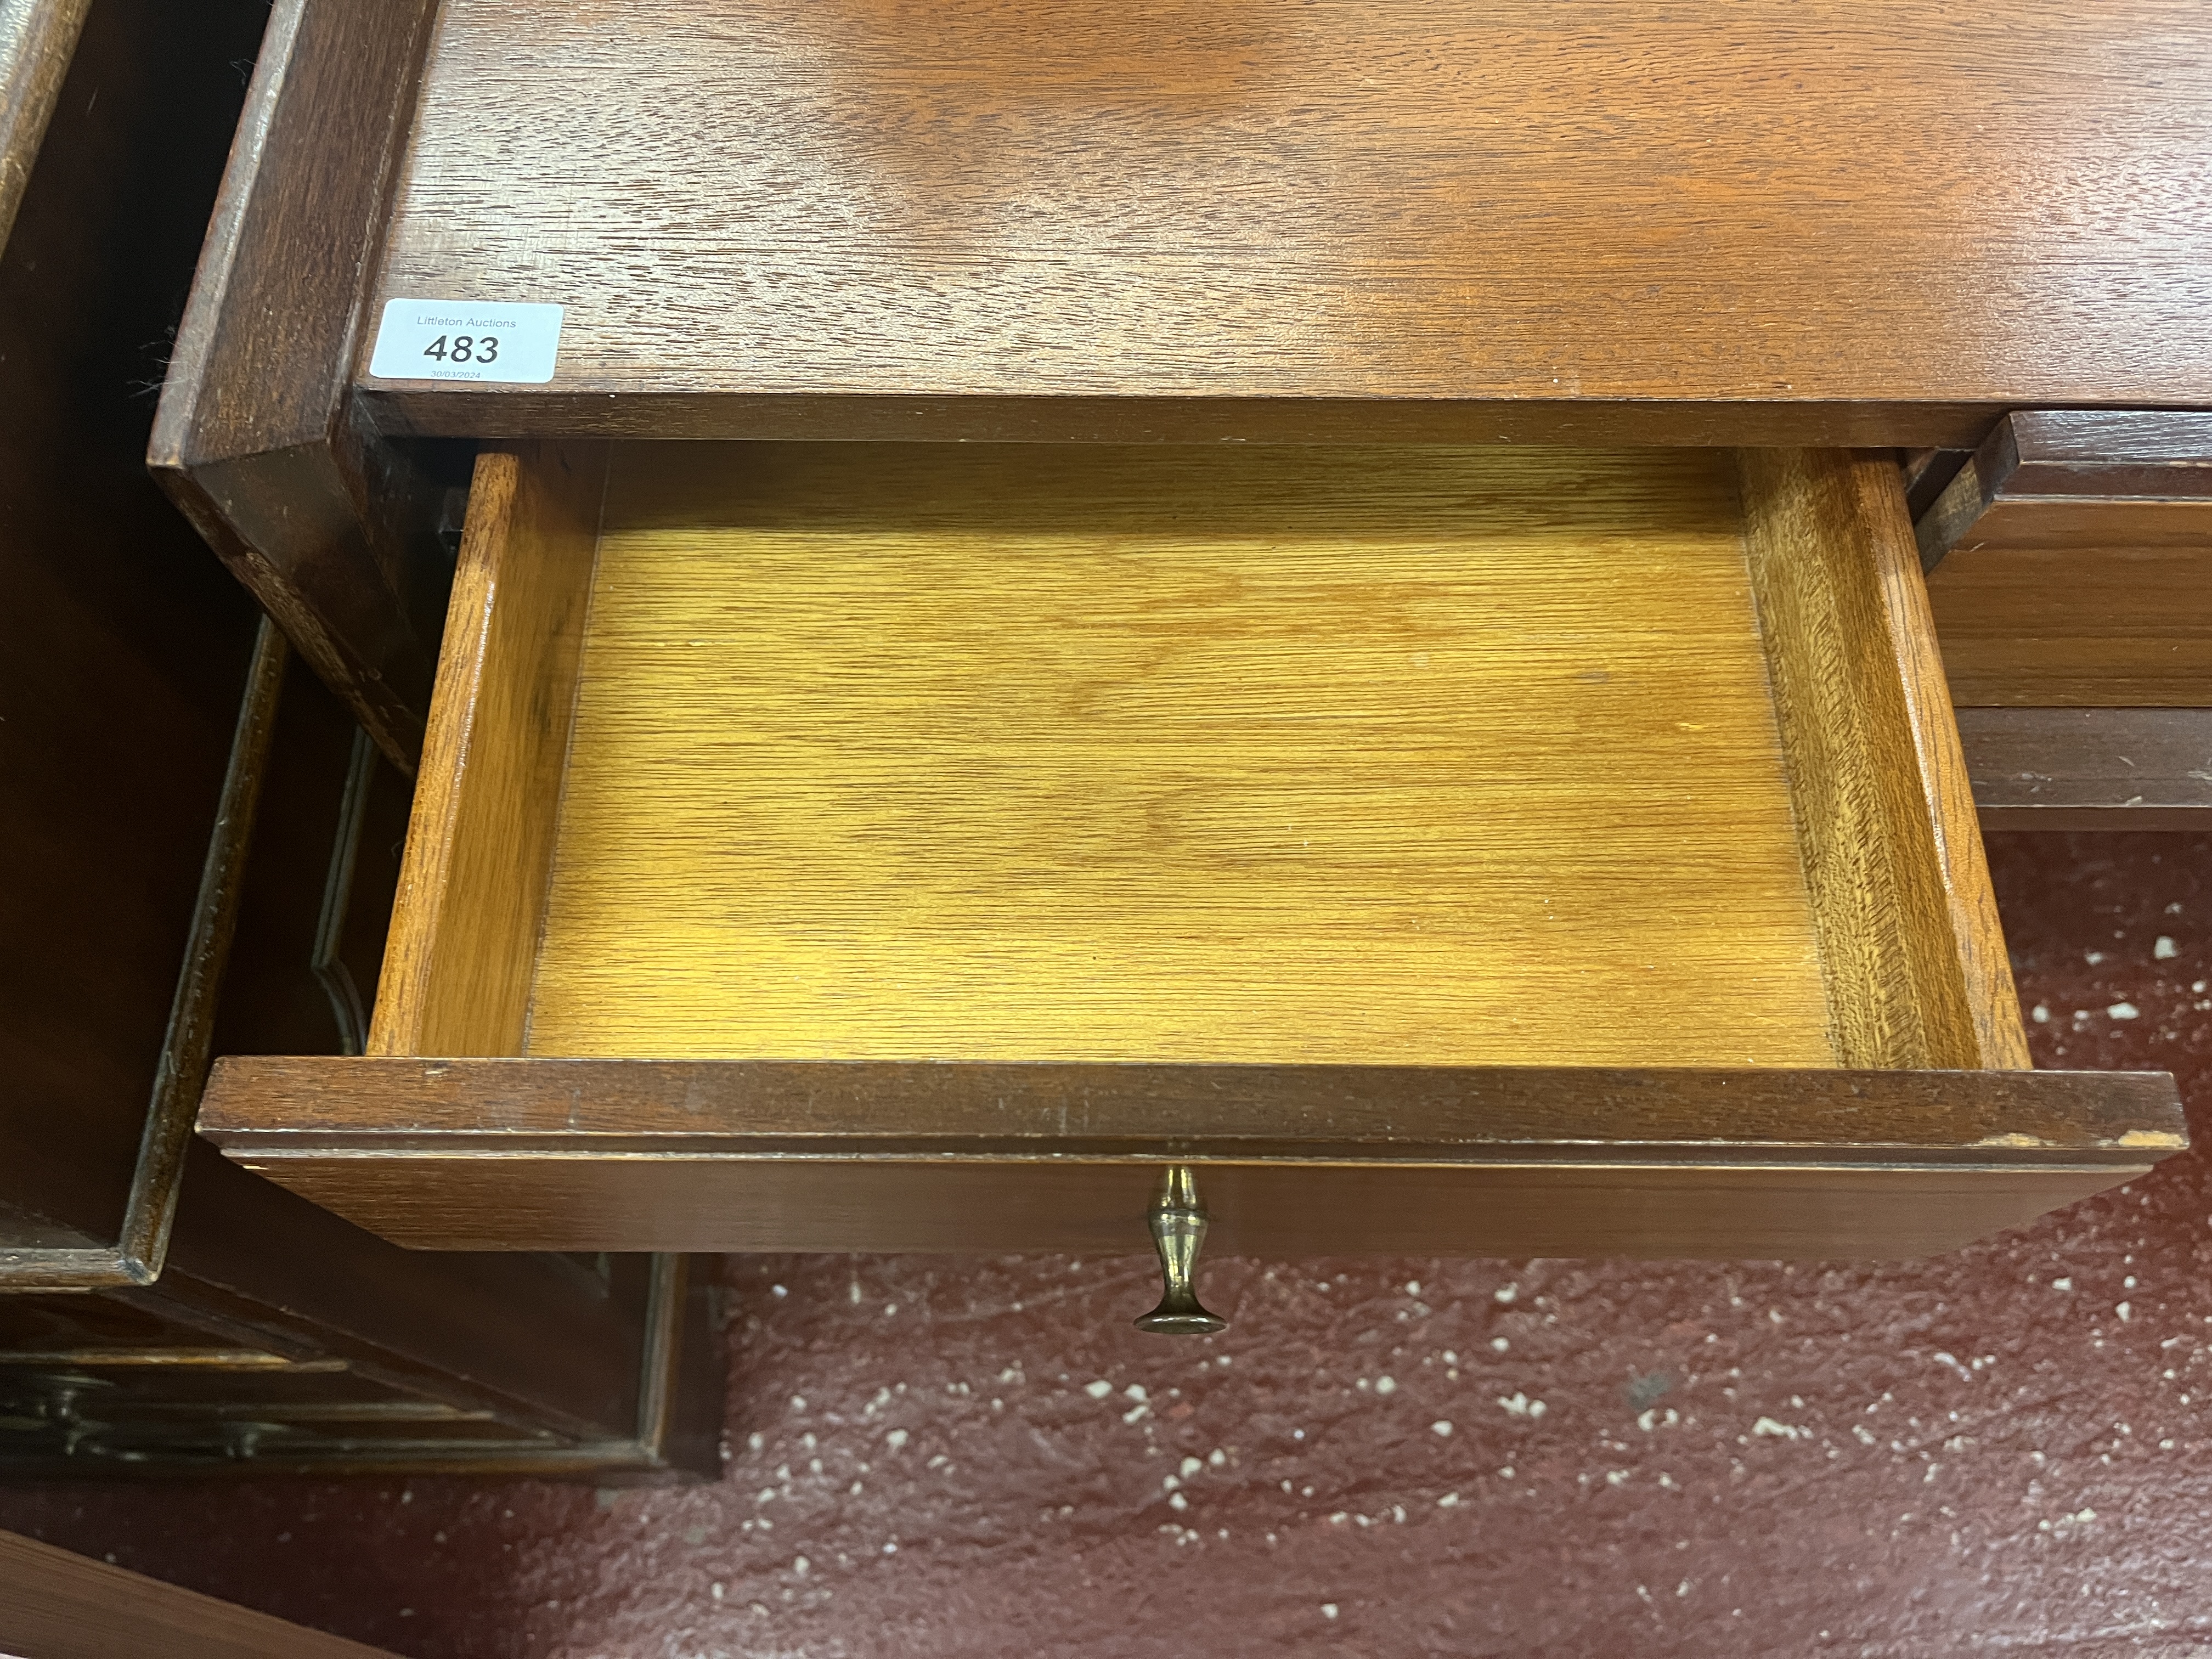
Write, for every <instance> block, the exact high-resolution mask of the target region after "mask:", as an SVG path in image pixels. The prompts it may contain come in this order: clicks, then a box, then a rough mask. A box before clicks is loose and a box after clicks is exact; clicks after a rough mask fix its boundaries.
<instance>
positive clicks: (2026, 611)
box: [1917, 410, 2212, 799]
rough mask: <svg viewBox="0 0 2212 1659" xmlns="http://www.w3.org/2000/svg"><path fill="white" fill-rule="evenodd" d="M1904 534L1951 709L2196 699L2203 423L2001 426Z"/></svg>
mask: <svg viewBox="0 0 2212 1659" xmlns="http://www.w3.org/2000/svg"><path fill="white" fill-rule="evenodd" d="M1917 535H1918V540H1919V544H1920V551H1921V558H1922V562H1923V566H1924V567H1925V568H1927V570H1928V571H1929V598H1930V599H1931V601H1932V602H1933V604H1934V606H1935V613H1936V624H1937V627H1938V629H1939V631H1940V632H1941V634H1942V641H1943V655H1944V660H1945V663H1946V665H1947V666H1948V673H1949V678H1950V682H1951V691H1952V695H1953V696H1954V698H1955V699H1956V700H1957V701H1958V702H1960V704H1962V705H1964V706H1967V707H2007V708H2129V707H2133V708H2202V707H2203V706H2205V705H2206V704H2208V703H2212V574H2208V572H2212V561H2208V559H2207V557H2206V554H2207V550H2212V414H2190V413H2178V412H2177V413H2152V412H2146V411H2137V412H2125V413H2115V412H2111V411H2093V410H2022V411H2020V412H2018V413H2015V414H2013V415H2011V416H2007V417H2006V418H2005V419H2004V420H2003V421H2002V422H1999V423H1998V425H1997V428H1996V430H1995V431H1994V432H1992V433H1991V434H1990V437H1989V439H1988V441H1986V442H1984V444H1983V445H1982V447H1981V448H1980V449H1979V450H1978V452H1977V453H1975V454H1974V456H1973V457H1972V459H1971V460H1970V461H1969V462H1968V463H1967V465H1966V467H1965V468H1964V469H1963V470H1961V471H1960V473H1959V475H1958V476H1957V477H1956V478H1954V480H1953V481H1952V483H1951V484H1950V486H1949V487H1948V489H1945V490H1944V492H1943V493H1942V495H1941V496H1940V497H1939V498H1938V499H1937V500H1936V503H1935V505H1934V506H1933V507H1930V508H1929V510H1928V511H1927V512H1926V513H1924V514H1923V516H1922V517H1921V520H1920V522H1919V526H1918V531H1917ZM2021 729H2023V730H2026V729H2033V728H2031V727H2022V728H2021ZM2068 763H2069V762H2068V760H2067V759H2066V757H2065V752H2064V750H2054V751H2053V752H2052V753H2051V754H2050V755H2049V756H2046V757H2043V761H2042V763H2040V764H2039V766H2038V767H2037V769H2039V770H2044V771H2054V772H2055V771H2057V770H2060V769H2063V768H2064V767H2065V766H2066V765H2067V764H2068ZM2130 793H2133V792H2130ZM2125 798H2126V797H2122V799H2125Z"/></svg>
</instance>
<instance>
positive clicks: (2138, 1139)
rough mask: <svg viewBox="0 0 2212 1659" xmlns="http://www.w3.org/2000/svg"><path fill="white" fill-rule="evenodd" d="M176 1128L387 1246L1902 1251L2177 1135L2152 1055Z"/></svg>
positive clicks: (359, 1074) (550, 1104)
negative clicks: (1162, 1207) (2109, 1063)
mask: <svg viewBox="0 0 2212 1659" xmlns="http://www.w3.org/2000/svg"><path fill="white" fill-rule="evenodd" d="M202 1127H203V1130H204V1132H205V1133H208V1134H209V1135H210V1136H211V1137H212V1138H213V1139H215V1140H216V1143H217V1144H218V1145H220V1146H222V1147H223V1149H224V1150H225V1151H226V1152H228V1153H229V1155H230V1156H232V1157H234V1158H239V1159H240V1160H241V1161H242V1162H244V1163H246V1164H248V1165H249V1166H250V1167H252V1168H255V1169H258V1170H263V1171H264V1173H266V1174H268V1175H270V1176H272V1177H274V1178H275V1179H276V1180H279V1181H282V1182H284V1183H285V1184H286V1185H288V1186H291V1187H294V1188H296V1189H297V1190H299V1191H301V1192H302V1193H305V1194H309V1195H311V1196H313V1198H314V1199H315V1200H316V1201H318V1202H319V1203H322V1204H325V1205H327V1206H330V1207H331V1208H332V1209H334V1210H336V1211H337V1212H339V1213H341V1214H343V1215H346V1216H348V1217H349V1218H352V1219H354V1220H356V1221H358V1222H360V1223H362V1225H368V1226H370V1227H372V1228H374V1229H375V1230H376V1231H380V1232H382V1233H385V1234H386V1236H388V1237H393V1238H396V1239H400V1240H403V1241H404V1242H406V1243H412V1244H416V1245H419V1246H431V1247H441V1248H454V1247H458V1246H463V1245H465V1244H469V1243H475V1244H478V1245H481V1244H483V1243H489V1242H491V1241H501V1242H505V1243H511V1244H514V1245H528V1246H535V1247H541V1248H542V1247H546V1246H549V1245H553V1244H554V1243H555V1241H562V1242H563V1243H562V1245H561V1246H560V1247H563V1248H578V1247H581V1246H583V1245H584V1244H585V1243H586V1242H587V1241H592V1240H597V1241H599V1242H600V1243H606V1242H609V1241H621V1242H622V1243H623V1247H624V1248H635V1247H642V1246H644V1245H645V1243H646V1242H647V1241H651V1244H652V1247H653V1248H668V1247H671V1246H673V1247H676V1248H684V1249H765V1250H787V1249H834V1250H847V1249H862V1250H906V1249H933V1250H955V1251H1006V1250H1074V1251H1081V1252H1085V1253H1091V1252H1097V1251H1131V1250H1139V1249H1145V1248H1146V1241H1145V1237H1144V1235H1143V1232H1142V1230H1141V1228H1140V1227H1139V1225H1137V1224H1138V1221H1139V1218H1141V1216H1142V1214H1143V1212H1144V1206H1145V1204H1146V1200H1147V1198H1148V1195H1149V1193H1150V1190H1151V1187H1152V1184H1153V1183H1154V1182H1156V1181H1157V1180H1158V1172H1159V1169H1160V1167H1161V1165H1163V1164H1169V1163H1184V1162H1188V1163H1192V1164H1194V1165H1196V1167H1197V1168H1198V1171H1199V1176H1200V1187H1201V1190H1202V1191H1203V1193H1204V1194H1205V1196H1206V1204H1207V1206H1208V1209H1209V1211H1210V1212H1211V1213H1212V1233H1211V1235H1210V1243H1211V1247H1212V1248H1213V1249H1219V1250H1223V1251H1225V1252H1229V1253H1232V1254H1246V1255H1280V1256H1287V1255H1334V1254H1346V1253H1350V1254H1358V1253H1363V1252H1370V1251H1375V1252H1383V1253H1386V1254H1401V1253H1402V1254H1411V1255H1522V1254H1527V1253H1529V1252H1531V1251H1533V1252H1535V1253H1537V1254H1541V1255H1658V1256H1664V1255H1717V1256H1730V1255H1734V1256H1747V1257H1773V1256H1781V1255H1790V1256H1801V1257H1804V1256H1812V1257H1819V1256H1847V1255H1861V1256H1878V1257H1885V1256H1900V1255H1916V1254H1924V1253H1927V1252H1929V1251H1933V1250H1939V1249H1950V1248H1954V1247H1955V1246H1957V1245H1960V1244H1963V1243H1966V1242H1968V1241H1969V1240H1971V1239H1972V1238H1974V1237H1978V1236H1979V1235H1980V1234H1982V1233H1984V1232H1986V1231H1990V1230H1991V1229H1993V1228H1996V1227H1999V1226H2006V1225H2016V1224H2018V1223H2020V1222H2022V1221H2025V1220H2027V1219H2028V1218H2031V1217H2032V1216H2033V1215H2035V1214H2038V1213H2040V1212H2042V1211H2043V1210H2045V1209H2048V1208H2051V1207H2053V1206H2056V1205H2058V1204H2063V1203H2067V1202H2070V1201H2071V1200H2073V1199H2075V1198H2077V1197H2080V1196H2083V1195H2085V1194H2087V1193H2090V1192H2093V1191H2095V1190H2097V1189H2099V1188H2102V1187H2105V1186H2108V1185H2110V1184H2112V1183H2113V1182H2118V1181H2122V1180H2125V1179H2127V1178H2128V1177H2129V1176H2130V1175H2132V1174H2134V1173H2136V1172H2139V1171H2140V1170H2142V1169H2143V1168H2146V1167H2148V1165H2149V1164H2152V1163H2154V1162H2155V1161H2156V1160H2157V1159H2158V1158H2163V1157H2165V1156H2167V1155H2168V1154H2170V1153H2171V1152H2175V1151H2178V1150H2179V1148H2180V1147H2181V1146H2183V1145H2185V1135H2184V1134H2183V1133H2182V1126H2181V1117H2180V1109H2179V1101H2178V1099H2177V1097H2175V1094H2174V1091H2173V1084H2172V1079H2170V1078H2167V1077H2165V1076H2163V1075H2160V1074H2156V1073H2106V1074H2094V1073H2061V1072H2049V1073H2041V1072H2039V1073H2006V1072H1966V1073H1900V1072H1850V1071H1838V1070H1823V1071H1792V1070H1784V1069H1780V1068H1771V1067H1742V1068H1732V1069H1729V1070H1725V1071H1710V1070H1709V1071H1693V1070H1672V1071H1669V1070H1657V1071H1653V1070H1632V1071H1601V1070H1592V1069H1587V1068H1577V1067H1525V1068H1517V1069H1516V1068H1507V1067H1392V1066H1110V1065H1057V1066H1054V1065H942V1064H939V1065H900V1064H896V1063H872V1064H871V1063H866V1062H836V1061H812V1062H805V1061H802V1062H788V1063H776V1062H768V1061H760V1062H750V1063H748V1062H732V1061H646V1060H401V1059H390V1060H313V1059H303V1060H287V1059H274V1058H271V1059H239V1060H225V1061H223V1062H222V1065H221V1066H219V1067H218V1068H217V1073H216V1078H215V1079H214V1082H213V1084H212V1085H211V1086H210V1092H209V1096H208V1103H207V1109H206V1112H205V1114H204V1117H203V1119H202Z"/></svg>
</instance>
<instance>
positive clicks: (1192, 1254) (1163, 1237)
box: [1136, 1164, 1229, 1336]
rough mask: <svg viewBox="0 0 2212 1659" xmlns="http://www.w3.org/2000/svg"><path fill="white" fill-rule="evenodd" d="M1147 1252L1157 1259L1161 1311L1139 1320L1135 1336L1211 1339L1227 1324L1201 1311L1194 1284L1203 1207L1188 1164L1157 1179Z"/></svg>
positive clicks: (1203, 1225) (1203, 1237)
mask: <svg viewBox="0 0 2212 1659" xmlns="http://www.w3.org/2000/svg"><path fill="white" fill-rule="evenodd" d="M1148 1219H1149V1220H1150V1222H1151V1224H1152V1248H1153V1249H1156V1250H1158V1252H1159V1255H1160V1278H1161V1279H1162V1280H1163V1281H1164V1289H1163V1290H1162V1291H1161V1293H1160V1305H1159V1306H1158V1307H1157V1308H1155V1309H1153V1310H1152V1312H1150V1313H1148V1314H1143V1315H1140V1316H1139V1317H1138V1319H1137V1322H1136V1324H1137V1328H1138V1329H1139V1330H1140V1331H1150V1332H1152V1334H1154V1335H1156V1336H1211V1335H1212V1334H1214V1333H1215V1332H1216V1331H1218V1330H1225V1329H1226V1328H1228V1325H1229V1322H1228V1321H1227V1320H1225V1319H1224V1318H1222V1317H1221V1316H1220V1315H1218V1314H1212V1313H1208V1312H1207V1311H1206V1310H1205V1308H1204V1307H1202V1306H1201V1305H1200V1303H1199V1299H1198V1287H1197V1285H1196V1283H1195V1282H1194V1281H1195V1279H1196V1275H1197V1272H1198V1253H1199V1251H1200V1250H1201V1249H1204V1248H1205V1245H1206V1206H1205V1204H1204V1203H1203V1202H1201V1201H1200V1198H1199V1196H1198V1179H1197V1177H1196V1176H1193V1175H1192V1174H1191V1172H1190V1166H1189V1165H1188V1164H1175V1165H1173V1166H1172V1167H1171V1168H1170V1169H1169V1170H1168V1171H1167V1172H1166V1174H1165V1175H1164V1176H1162V1177H1161V1178H1160V1190H1159V1193H1158V1195H1157V1196H1156V1197H1154V1199H1153V1200H1152V1213H1151V1215H1150V1217H1149V1218H1148Z"/></svg>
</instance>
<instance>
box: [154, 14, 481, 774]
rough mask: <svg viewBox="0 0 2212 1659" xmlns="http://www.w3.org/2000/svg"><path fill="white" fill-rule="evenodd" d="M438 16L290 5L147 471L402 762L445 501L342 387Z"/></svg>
mask: <svg viewBox="0 0 2212 1659" xmlns="http://www.w3.org/2000/svg"><path fill="white" fill-rule="evenodd" d="M434 9H435V6H434V4H433V0H277V3H276V6H275V7H274V9H273V10H272V11H271V13H270V21H269V26H268V29H267V32H266V33H265V35H264V39H263V42H262V48H261V55H260V58H259V61H258V65H257V67H256V69H255V72H254V78H253V83H252V87H251V88H248V91H247V94H246V112H245V116H244V118H243V120H242V122H241V124H240V129H239V141H238V143H237V145H236V147H235V148H234V150H233V151H232V154H231V158H230V166H229V169H228V173H226V174H225V176H224V179H223V186H222V195H221V197H219V199H218V200H217V202H216V211H215V219H214V222H213V224H212V226H211V227H210V230H209V233H208V240H207V245H206V247H205V249H204V252H203V253H202V255H201V259H200V268H199V273H198V276H197V279H196V281H195V283H194V284H193V289H192V295H191V304H190V306H189V307H187V309H186V311H185V316H184V319H183V321H182V322H181V324H180V325H179V327H178V330H177V335H176V345H175V349H174V351H173V354H172V356H171V359H170V363H169V372H168V375H167V379H166V380H165V381H164V383H163V386H162V393H161V409H160V411H159V413H158V415H157V416H156V418H155V426H154V432H153V437H152V441H151V444H150V446H149V453H148V459H149V463H150V465H152V466H153V468H154V470H155V475H156V476H157V477H159V478H160V479H161V483H162V484H163V486H164V487H165V488H166V489H167V490H168V491H169V493H170V495H171V496H172V498H173V500H174V501H176V503H177V505H178V507H179V508H180V509H181V510H182V511H183V512H184V513H185V516H186V517H187V518H189V519H190V520H191V521H192V524H193V525H194V526H195V527H196V528H197V530H198V531H199V532H200V533H201V535H202V536H203V537H204V538H206V539H207V541H208V543H209V544H210V546H212V547H213V548H214V549H215V550H216V552H217V553H219V554H220V555H222V557H223V559H224V561H225V562H228V564H229V565H230V567H231V568H232V570H233V571H234V573H235V574H237V576H238V578H239V580H241V581H243V582H244V583H245V584H246V586H248V587H249V588H251V589H252V591H253V593H254V595H255V597H256V598H257V599H259V600H260V601H261V604H262V605H263V607H264V609H265V610H267V611H268V612H269V613H270V615H271V616H273V617H276V621H277V623H278V624H279V625H280V626H282V627H283V629H284V632H285V634H286V635H287V636H288V637H289V639H290V641H292V643H293V645H294V646H295V647H296V648H297V649H298V650H299V651H300V652H301V653H302V654H303V655H304V656H305V657H306V658H307V659H308V661H310V662H311V663H313V665H314V666H315V671H316V672H317V673H319V674H320V675H321V676H322V677H323V678H324V679H325V680H326V681H328V682H329V684H331V686H332V687H333V688H334V689H335V690H337V691H338V692H339V694H340V695H341V696H344V697H345V698H346V699H347V701H348V702H349V704H351V706H352V707H353V708H354V711H355V713H356V715H357V716H358V717H359V719H360V720H361V721H362V726H364V727H365V728H366V729H367V730H368V732H369V733H370V735H371V736H373V737H374V738H375V739H376V741H377V743H378V744H379V746H380V747H381V748H382V749H383V750H384V751H385V753H386V755H387V756H388V757H391V759H392V762H393V763H395V764H397V765H398V766H399V767H401V768H402V769H410V770H411V769H412V768H413V766H414V763H415V758H416V751H417V750H418V748H419V747H420V744H421V741H422V722H423V720H424V717H425V714H426V712H427V709H428V702H429V696H430V684H431V680H432V668H433V664H434V660H435V645H434V641H435V639H436V637H437V623H438V617H439V614H440V611H441V609H442V607H443V604H444V599H445V592H444V586H443V577H444V572H443V568H442V562H441V559H440V558H439V557H438V555H437V549H436V544H435V501H436V499H437V497H438V496H439V495H441V493H442V488H443V486H442V484H441V483H439V482H438V481H436V480H435V478H434V477H431V476H429V475H428V474H427V473H426V472H425V471H424V470H423V468H422V465H421V464H420V458H418V457H415V456H410V455H409V454H407V453H403V452H401V451H399V450H398V449H396V448H394V447H392V446H391V445H388V444H386V443H384V442H383V441H381V439H380V436H379V435H378V434H377V433H376V432H375V430H374V428H373V427H372V426H371V425H370V424H369V423H368V421H367V420H366V419H365V418H364V417H363V416H362V413H361V411H360V410H358V409H357V408H356V406H355V404H354V402H353V400H352V398H351V396H350V393H349V389H348V384H347V382H348V375H347V368H346V365H347V364H348V362H349V359H350V355H351V352H352V349H353V343H354V337H355V334H356V329H357V326H358V323H359V317H360V312H361V307H362V297H363V296H362V288H363V285H364V283H366V281H367V280H368V261H369V257H370V251H371V248H372V246H373V243H374V235H375V231H376V227H377V226H378V225H379V224H380V222H381V219H382V216H383V212H384V208H385V204H386V202H387V201H388V200H389V198H390V194H391V191H392V185H393V181H394V178H395V175H396V167H397V151H398V146H399V143H400V142H401V139H402V137H403V135H404V133H405V131H406V126H407V119H408V116H409V113H410V111H411V109H412V107H413V101H414V94H415V88H416V82H417V80H418V79H419V76H420V72H421V68H422V51H423V48H424V45H425V43H426V41H427V40H428V28H429V23H430V16H431V13H432V11H433V10H434Z"/></svg>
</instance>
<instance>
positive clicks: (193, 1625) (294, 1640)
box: [0, 1533, 390, 1659]
mask: <svg viewBox="0 0 2212 1659" xmlns="http://www.w3.org/2000/svg"><path fill="white" fill-rule="evenodd" d="M0 1648H4V1649H5V1650H7V1651H8V1652H9V1653H15V1654H21V1655H24V1656H26V1659H115V1656H118V1655H122V1654H134V1653H136V1654H156V1653H158V1654H160V1655H161V1656H162V1659H390V1656H388V1655H386V1653H385V1651H384V1650H383V1649H381V1648H369V1647H363V1646H362V1644H360V1643H358V1642H349V1641H347V1640H346V1639H345V1638H343V1637H338V1636H328V1635H325V1634H324V1633H323V1632H321V1631H317V1630H309V1629H307V1628H306V1627H305V1626H300V1625H295V1624H292V1623H290V1622H289V1621H288V1620H283V1619H275V1618H271V1617H270V1615H269V1614H267V1613H256V1612H254V1611H252V1609H251V1608H248V1607H234V1606H233V1605H232V1604H231V1603H229V1602H228V1601H216V1599H215V1597H213V1596H211V1595H200V1594H199V1593H198V1592H197V1590H188V1589H179V1588H178V1587H177V1586H176V1585H174V1584H165V1583H161V1581H160V1580H159V1579H156V1578H149V1577H145V1576H144V1575H143V1574H142V1573H136V1572H131V1571H126V1570H125V1569H124V1568H122V1567H113V1566H110V1565H107V1564H106V1562H104V1561H94V1560H92V1559H88V1557H85V1556H82V1555H73V1554H71V1553H70V1552H69V1551H67V1550H62V1549H56V1548H55V1547H53V1546H52V1545H51V1544H42V1543H40V1542H39V1541H37V1540H36V1539H34V1538H25V1537H23V1536H21V1534H16V1533H0Z"/></svg>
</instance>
